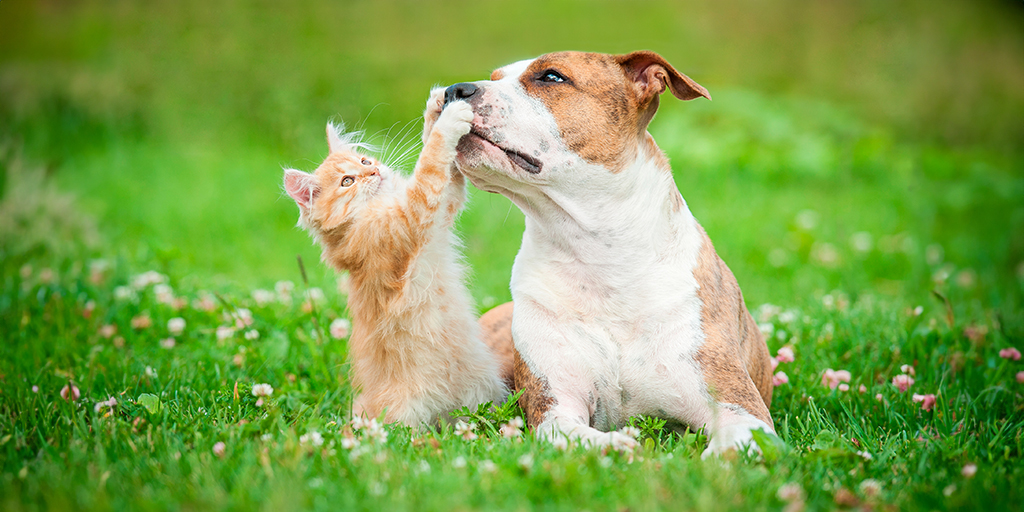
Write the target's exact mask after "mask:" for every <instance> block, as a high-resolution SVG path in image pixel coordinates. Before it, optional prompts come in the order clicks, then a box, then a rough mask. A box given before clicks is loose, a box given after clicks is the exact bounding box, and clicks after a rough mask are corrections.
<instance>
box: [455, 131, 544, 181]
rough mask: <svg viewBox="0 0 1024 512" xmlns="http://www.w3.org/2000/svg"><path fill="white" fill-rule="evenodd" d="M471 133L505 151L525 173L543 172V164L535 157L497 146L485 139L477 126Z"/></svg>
mask: <svg viewBox="0 0 1024 512" xmlns="http://www.w3.org/2000/svg"><path fill="white" fill-rule="evenodd" d="M469 133H471V134H473V135H476V136H477V137H479V138H480V139H481V140H483V141H484V142H486V143H488V144H490V145H492V146H494V147H496V148H498V149H500V150H501V151H503V152H504V153H505V156H507V157H508V159H509V160H510V161H511V162H512V163H513V164H516V165H518V166H519V167H521V168H522V169H523V170H524V171H526V172H528V173H530V174H540V170H541V162H540V160H537V159H536V158H534V157H532V156H530V155H524V154H522V153H520V152H518V151H515V150H512V149H506V148H503V147H501V146H499V145H498V144H495V143H494V142H493V141H491V139H488V138H487V137H485V136H484V134H483V133H481V132H480V130H478V129H477V128H476V127H475V126H474V127H473V128H472V129H470V131H469Z"/></svg>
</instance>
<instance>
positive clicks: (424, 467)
mask: <svg viewBox="0 0 1024 512" xmlns="http://www.w3.org/2000/svg"><path fill="white" fill-rule="evenodd" d="M416 472H417V473H430V463H429V462H427V461H425V460H421V461H420V463H419V464H418V465H417V467H416Z"/></svg>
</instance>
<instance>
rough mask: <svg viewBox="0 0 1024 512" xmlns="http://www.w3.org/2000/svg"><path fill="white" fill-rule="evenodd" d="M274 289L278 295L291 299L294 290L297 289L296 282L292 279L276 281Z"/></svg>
mask: <svg viewBox="0 0 1024 512" xmlns="http://www.w3.org/2000/svg"><path fill="white" fill-rule="evenodd" d="M274 291H275V292H277V295H278V297H287V298H289V299H291V295H292V292H293V291H295V283H293V282H291V281H278V282H276V283H274Z"/></svg>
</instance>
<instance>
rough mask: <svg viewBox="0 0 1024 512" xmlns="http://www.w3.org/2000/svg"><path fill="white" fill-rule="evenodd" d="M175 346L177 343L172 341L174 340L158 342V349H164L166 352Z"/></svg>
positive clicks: (165, 339) (168, 339)
mask: <svg viewBox="0 0 1024 512" xmlns="http://www.w3.org/2000/svg"><path fill="white" fill-rule="evenodd" d="M176 344H177V342H176V341H174V338H164V339H162V340H160V348H165V349H167V350H170V349H172V348H174V345H176Z"/></svg>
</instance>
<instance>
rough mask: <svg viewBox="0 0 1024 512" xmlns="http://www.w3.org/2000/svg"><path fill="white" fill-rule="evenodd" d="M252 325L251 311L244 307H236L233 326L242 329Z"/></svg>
mask: <svg viewBox="0 0 1024 512" xmlns="http://www.w3.org/2000/svg"><path fill="white" fill-rule="evenodd" d="M250 325H252V311H249V310H248V309H246V308H238V309H236V310H235V327H236V328H238V329H242V328H245V327H248V326H250Z"/></svg>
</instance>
